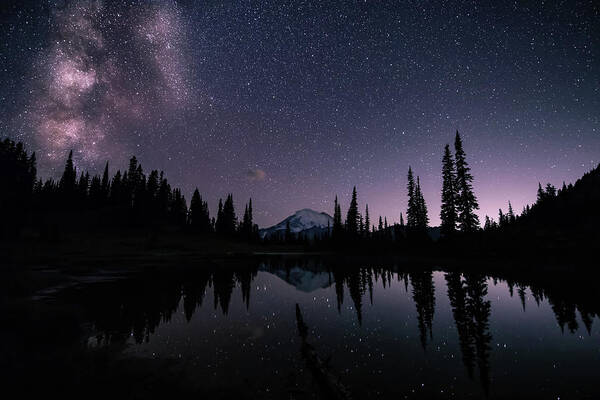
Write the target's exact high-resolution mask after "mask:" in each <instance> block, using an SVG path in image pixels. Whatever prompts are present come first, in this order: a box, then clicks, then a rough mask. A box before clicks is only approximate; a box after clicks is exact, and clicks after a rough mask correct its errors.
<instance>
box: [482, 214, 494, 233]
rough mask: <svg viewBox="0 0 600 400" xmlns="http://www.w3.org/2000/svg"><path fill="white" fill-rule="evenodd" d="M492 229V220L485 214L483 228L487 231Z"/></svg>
mask: <svg viewBox="0 0 600 400" xmlns="http://www.w3.org/2000/svg"><path fill="white" fill-rule="evenodd" d="M491 229H492V220H491V219H490V217H489V216H487V215H486V216H485V224H484V225H483V230H485V231H489V230H491Z"/></svg>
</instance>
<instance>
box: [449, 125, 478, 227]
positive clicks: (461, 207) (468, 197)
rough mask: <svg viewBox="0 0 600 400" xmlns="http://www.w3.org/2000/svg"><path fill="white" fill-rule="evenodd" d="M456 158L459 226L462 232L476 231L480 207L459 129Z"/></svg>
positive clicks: (456, 141)
mask: <svg viewBox="0 0 600 400" xmlns="http://www.w3.org/2000/svg"><path fill="white" fill-rule="evenodd" d="M454 150H455V160H456V190H457V193H458V196H457V202H456V206H457V207H456V208H457V210H458V227H459V228H460V230H461V231H462V232H474V231H476V230H477V229H478V228H479V217H478V216H477V214H475V210H478V209H479V204H478V203H477V198H476V197H475V193H473V184H472V182H473V175H471V172H470V171H471V168H469V164H468V163H467V157H466V154H465V151H464V150H463V145H462V140H461V139H460V135H459V133H458V131H456V137H455V139H454Z"/></svg>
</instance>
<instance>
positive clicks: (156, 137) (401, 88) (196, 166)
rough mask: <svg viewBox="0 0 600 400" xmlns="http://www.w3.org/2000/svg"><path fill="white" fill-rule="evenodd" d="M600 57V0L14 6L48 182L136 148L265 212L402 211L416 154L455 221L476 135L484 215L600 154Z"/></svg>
mask: <svg viewBox="0 0 600 400" xmlns="http://www.w3.org/2000/svg"><path fill="white" fill-rule="evenodd" d="M599 53H600V3H598V2H596V1H594V0H590V1H514V2H508V1H460V2H455V1H424V0H419V1H413V0H408V1H350V0H348V1H303V0H294V1H284V0H279V1H269V0H263V1H178V2H176V1H135V0H130V1H105V2H101V1H86V0H81V1H64V0H63V1H41V0H40V1H14V0H7V1H4V2H2V5H0V73H1V76H2V79H1V80H0V131H1V132H2V135H1V136H8V137H11V138H12V139H16V140H21V141H23V142H24V143H25V144H26V145H27V146H28V148H29V149H30V150H35V151H36V152H37V155H38V162H39V173H40V174H41V175H42V176H45V177H49V176H57V175H59V174H60V172H61V170H62V168H63V165H64V160H65V158H66V156H67V153H68V152H69V150H70V149H72V150H73V151H74V156H75V160H76V165H77V166H78V167H80V168H85V169H90V170H91V171H94V172H99V171H100V170H101V168H102V167H103V165H104V162H105V161H106V160H109V161H110V163H111V168H124V167H125V166H126V165H127V160H128V159H129V157H131V155H134V154H135V155H136V156H137V157H138V159H139V160H140V162H141V163H142V165H143V166H144V168H145V170H149V169H159V170H160V169H162V170H164V171H165V173H166V174H167V177H168V178H169V181H170V182H171V184H172V185H174V186H179V187H182V188H183V190H184V193H186V197H187V198H188V199H189V198H190V195H191V192H192V191H193V189H194V188H195V187H198V188H199V190H200V192H201V193H202V195H203V196H204V197H205V198H206V199H207V200H208V201H209V203H210V205H211V210H212V211H213V213H214V211H215V208H216V202H217V201H218V198H219V197H224V196H225V195H226V194H227V193H228V192H233V194H234V199H235V200H236V205H237V207H238V212H239V208H240V207H241V208H242V209H243V203H244V202H245V201H247V199H248V198H249V197H252V199H253V203H254V210H255V220H256V222H257V223H258V224H259V225H261V226H266V225H270V224H274V223H276V222H279V221H280V220H281V219H283V218H284V217H286V216H288V215H290V214H291V213H293V212H294V211H296V210H298V209H302V208H313V209H315V210H318V211H327V212H329V213H332V212H333V199H334V196H335V195H336V194H337V195H338V196H339V197H340V200H341V202H342V206H343V207H342V208H343V211H344V210H345V209H346V207H347V204H348V203H349V198H350V194H351V191H352V186H353V185H356V186H357V190H358V195H359V198H358V200H359V205H360V207H361V208H363V207H364V205H365V203H366V202H367V203H369V209H370V213H371V217H372V218H373V217H374V216H378V215H384V216H387V218H388V221H390V222H392V221H398V220H399V215H400V212H404V211H405V209H406V189H405V187H406V172H407V169H408V166H409V165H411V166H412V168H413V170H414V172H415V173H416V174H417V175H419V176H420V178H421V184H422V187H423V192H424V196H425V199H426V201H427V203H428V207H429V214H430V220H431V224H432V225H437V224H439V208H440V190H441V174H440V172H441V159H442V151H443V146H444V145H445V144H446V143H452V142H453V139H454V133H455V131H456V130H457V129H458V130H459V131H460V132H461V135H462V137H463V141H464V146H465V150H466V152H467V160H468V161H469V163H470V165H471V167H472V172H473V175H474V177H475V181H474V187H475V193H476V195H477V196H478V199H479V202H480V205H481V210H480V213H479V214H480V217H481V218H482V219H483V217H484V216H485V215H486V214H487V215H490V216H493V217H496V215H497V212H498V208H499V207H502V208H504V209H506V207H507V202H508V201H509V200H510V201H511V202H512V204H513V206H514V208H515V210H520V209H521V208H522V207H523V206H524V205H525V204H527V203H531V202H533V201H534V200H535V193H536V189H537V183H538V181H541V182H552V183H553V184H555V185H561V184H562V182H563V181H567V182H570V181H574V180H575V179H576V178H577V177H579V176H581V175H582V174H583V173H584V172H586V171H588V170H590V169H592V168H593V167H595V166H596V165H597V164H598V163H599V162H600V112H599V111H600V60H599ZM113 172H114V169H113Z"/></svg>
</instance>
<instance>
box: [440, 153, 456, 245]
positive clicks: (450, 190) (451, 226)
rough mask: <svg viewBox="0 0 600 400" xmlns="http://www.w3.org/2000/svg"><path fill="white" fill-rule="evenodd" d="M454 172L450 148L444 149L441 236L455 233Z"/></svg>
mask: <svg viewBox="0 0 600 400" xmlns="http://www.w3.org/2000/svg"><path fill="white" fill-rule="evenodd" d="M455 184H456V171H455V166H454V159H453V158H452V154H451V153H450V146H449V145H446V146H445V147H444V157H443V159H442V206H441V211H440V219H441V226H440V228H441V234H442V235H444V236H447V237H448V236H452V235H453V234H454V233H455V232H456V222H457V219H458V215H457V213H456V201H457V199H458V196H457V193H456V187H455Z"/></svg>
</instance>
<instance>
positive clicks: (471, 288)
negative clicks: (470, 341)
mask: <svg viewBox="0 0 600 400" xmlns="http://www.w3.org/2000/svg"><path fill="white" fill-rule="evenodd" d="M465 279H466V285H467V296H468V297H467V310H468V312H469V313H470V314H471V315H472V335H473V338H474V340H475V350H476V353H477V366H478V367H479V378H480V380H481V385H482V386H483V389H484V391H485V393H486V395H487V394H488V392H489V387H490V362H489V359H490V350H491V346H490V342H491V341H492V335H491V334H490V323H489V320H490V313H491V304H490V301H489V300H484V297H485V296H486V295H487V290H488V289H487V282H486V277H485V276H484V275H481V274H476V273H472V274H467V275H466V276H465Z"/></svg>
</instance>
